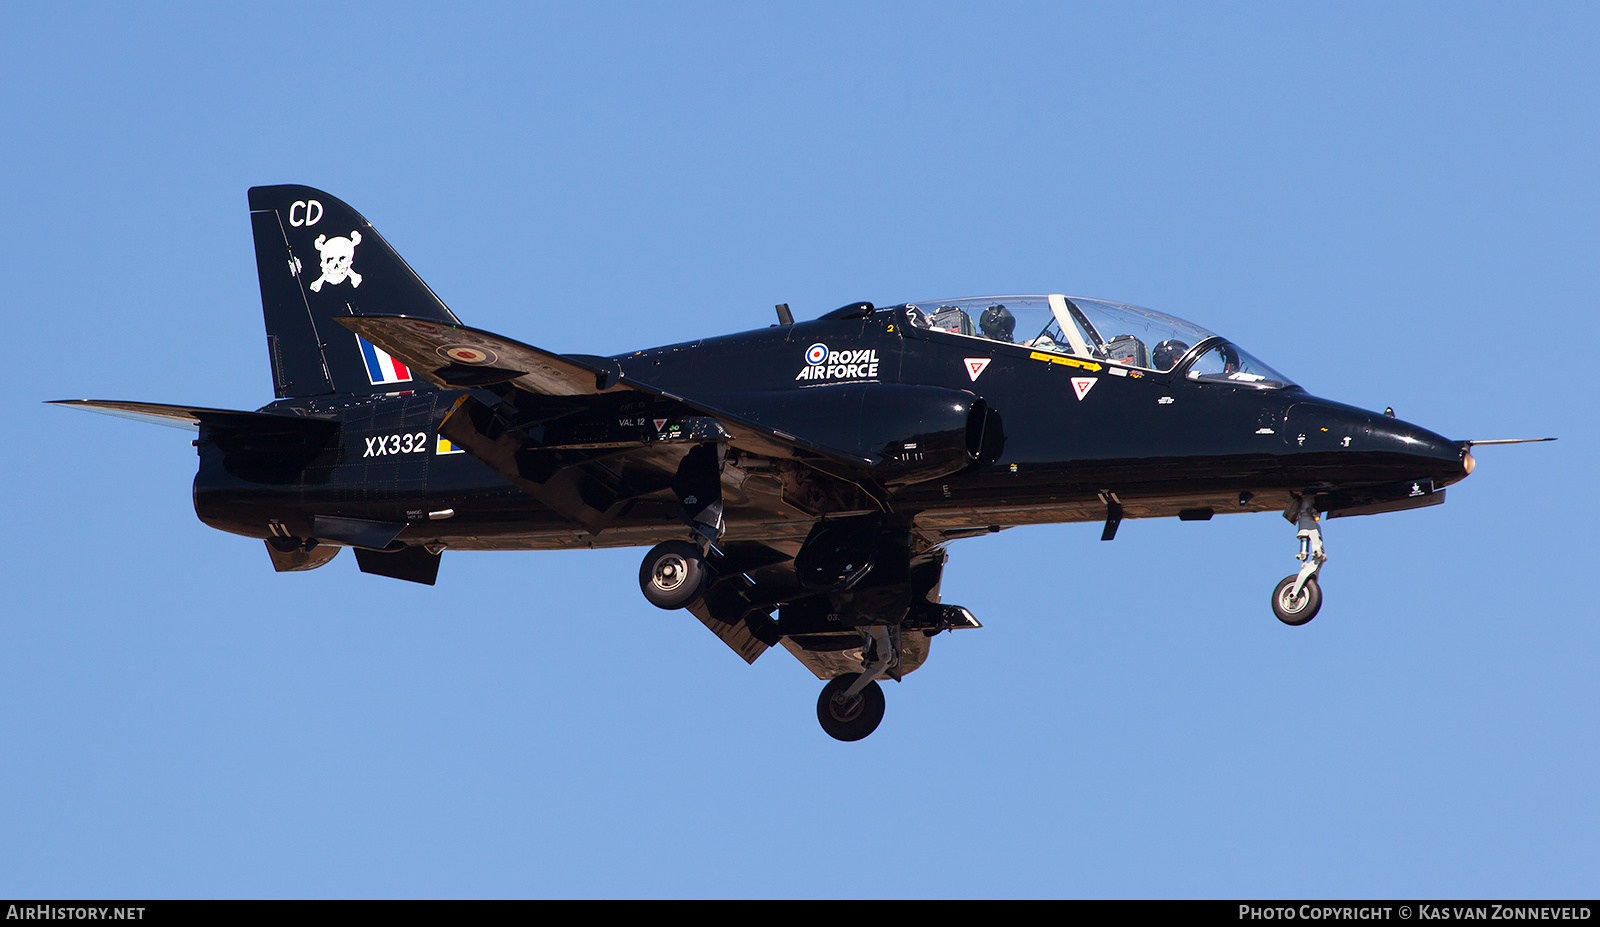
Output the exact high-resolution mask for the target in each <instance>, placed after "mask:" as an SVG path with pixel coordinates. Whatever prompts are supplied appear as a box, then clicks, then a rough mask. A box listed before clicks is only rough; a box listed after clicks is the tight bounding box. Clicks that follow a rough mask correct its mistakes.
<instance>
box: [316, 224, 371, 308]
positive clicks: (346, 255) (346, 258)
mask: <svg viewBox="0 0 1600 927" xmlns="http://www.w3.org/2000/svg"><path fill="white" fill-rule="evenodd" d="M312 244H314V245H316V246H317V251H318V252H319V253H321V255H322V276H320V277H318V278H317V279H315V280H313V281H311V292H313V293H320V292H322V285H323V284H324V283H332V284H334V285H335V286H337V285H338V284H341V283H343V282H344V278H346V277H349V278H350V288H351V289H355V288H356V287H358V286H360V285H361V275H360V274H358V273H356V272H355V271H353V270H351V269H350V262H351V261H352V260H354V259H355V256H356V245H359V244H361V233H360V232H351V233H350V237H349V238H344V237H340V238H329V237H328V236H326V235H318V236H317V240H316V241H314V242H312Z"/></svg>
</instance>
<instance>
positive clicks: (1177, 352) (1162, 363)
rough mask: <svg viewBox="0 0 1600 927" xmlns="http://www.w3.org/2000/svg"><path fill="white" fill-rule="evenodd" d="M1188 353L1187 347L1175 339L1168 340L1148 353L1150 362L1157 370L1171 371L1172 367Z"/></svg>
mask: <svg viewBox="0 0 1600 927" xmlns="http://www.w3.org/2000/svg"><path fill="white" fill-rule="evenodd" d="M1187 353H1189V346H1188V345H1186V344H1184V343H1183V342H1181V341H1179V340H1178V339H1176V338H1168V339H1167V340H1166V341H1163V342H1161V343H1160V344H1158V345H1156V349H1155V350H1154V351H1151V352H1150V362H1151V363H1153V364H1155V366H1156V369H1157V370H1171V369H1172V365H1173V364H1176V363H1177V362H1178V361H1180V360H1182V359H1183V355H1185V354H1187Z"/></svg>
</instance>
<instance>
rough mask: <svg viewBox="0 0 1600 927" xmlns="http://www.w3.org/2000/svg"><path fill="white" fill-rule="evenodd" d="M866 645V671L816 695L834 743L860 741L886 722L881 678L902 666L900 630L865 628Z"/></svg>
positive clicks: (820, 714) (837, 680)
mask: <svg viewBox="0 0 1600 927" xmlns="http://www.w3.org/2000/svg"><path fill="white" fill-rule="evenodd" d="M864 630H865V632H866V634H867V646H866V647H865V648H863V650H862V654H861V659H862V662H863V663H865V664H866V666H865V671H864V672H860V673H845V674H844V675H842V676H835V677H834V678H833V679H831V680H829V681H828V684H827V685H825V686H823V687H822V694H821V695H819V696H817V720H818V721H819V722H821V723H822V729H823V730H824V731H826V732H827V733H828V736H829V737H832V738H833V739H834V740H842V741H845V742H847V743H848V742H850V741H855V740H860V739H861V738H863V737H865V736H867V735H868V734H871V733H872V732H873V731H875V730H877V729H878V723H879V722H881V721H882V720H883V708H884V701H883V689H882V688H881V687H879V685H878V679H879V678H880V677H883V676H891V677H894V678H896V679H898V678H899V674H898V673H896V672H895V671H896V670H897V669H899V667H900V629H899V628H891V627H887V626H885V625H881V624H879V625H872V626H870V627H868V628H865V629H864Z"/></svg>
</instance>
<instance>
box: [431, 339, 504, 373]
mask: <svg viewBox="0 0 1600 927" xmlns="http://www.w3.org/2000/svg"><path fill="white" fill-rule="evenodd" d="M438 351H439V353H440V354H442V355H444V356H445V357H448V358H450V359H451V360H453V361H455V362H456V363H458V364H472V365H474V366H480V367H481V366H483V365H484V364H492V363H494V362H495V356H494V352H493V351H489V350H486V349H484V348H480V347H478V346H476V345H470V344H447V345H445V346H444V347H441V348H439V349H438Z"/></svg>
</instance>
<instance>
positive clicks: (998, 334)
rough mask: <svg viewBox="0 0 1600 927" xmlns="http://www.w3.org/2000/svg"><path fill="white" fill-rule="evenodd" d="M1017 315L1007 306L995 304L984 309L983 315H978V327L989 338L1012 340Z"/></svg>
mask: <svg viewBox="0 0 1600 927" xmlns="http://www.w3.org/2000/svg"><path fill="white" fill-rule="evenodd" d="M1016 327H1017V317H1016V316H1014V315H1012V314H1011V310H1009V309H1007V308H1006V307H1005V306H1001V305H994V306H990V307H989V308H987V309H985V310H983V315H981V316H979V317H978V328H979V330H981V331H982V332H983V333H984V334H985V335H987V336H988V337H989V338H992V339H993V340H995V341H1005V342H1010V341H1011V340H1012V339H1011V333H1012V332H1013V331H1015V330H1016Z"/></svg>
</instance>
